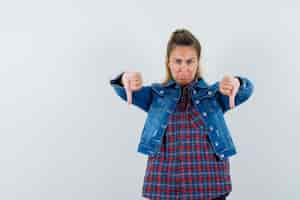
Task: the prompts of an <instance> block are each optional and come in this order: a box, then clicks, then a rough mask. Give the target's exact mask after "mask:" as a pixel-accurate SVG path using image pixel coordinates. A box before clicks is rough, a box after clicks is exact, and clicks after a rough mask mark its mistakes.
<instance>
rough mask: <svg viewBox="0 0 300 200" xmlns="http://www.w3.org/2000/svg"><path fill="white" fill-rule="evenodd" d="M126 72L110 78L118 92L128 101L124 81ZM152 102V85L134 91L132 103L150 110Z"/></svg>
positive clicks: (146, 110) (111, 83)
mask: <svg viewBox="0 0 300 200" xmlns="http://www.w3.org/2000/svg"><path fill="white" fill-rule="evenodd" d="M124 73H125V72H122V73H120V74H118V75H117V76H116V77H115V78H113V79H111V80H110V85H111V86H112V87H113V89H114V90H115V92H116V94H117V95H118V96H119V97H121V99H123V100H124V101H127V95H126V90H125V87H124V85H123V83H122V76H123V74H124ZM151 102H152V91H151V86H142V87H141V88H140V89H139V90H136V91H132V104H133V105H135V106H137V107H139V108H141V109H142V110H144V111H145V112H148V110H149V107H150V105H151Z"/></svg>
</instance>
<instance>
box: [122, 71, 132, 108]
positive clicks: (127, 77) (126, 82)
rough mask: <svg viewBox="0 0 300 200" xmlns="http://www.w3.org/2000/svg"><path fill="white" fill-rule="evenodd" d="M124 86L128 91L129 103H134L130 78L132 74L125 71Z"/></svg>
mask: <svg viewBox="0 0 300 200" xmlns="http://www.w3.org/2000/svg"><path fill="white" fill-rule="evenodd" d="M123 80H124V87H125V91H126V97H127V103H128V104H131V103H132V91H131V80H130V74H128V73H125V74H124V79H123Z"/></svg>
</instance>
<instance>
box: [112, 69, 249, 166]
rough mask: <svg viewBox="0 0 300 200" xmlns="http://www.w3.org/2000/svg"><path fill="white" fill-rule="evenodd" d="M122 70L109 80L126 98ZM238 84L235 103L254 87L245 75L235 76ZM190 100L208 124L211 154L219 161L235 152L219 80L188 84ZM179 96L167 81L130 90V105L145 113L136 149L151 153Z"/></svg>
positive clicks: (117, 91)
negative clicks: (190, 86) (209, 82)
mask: <svg viewBox="0 0 300 200" xmlns="http://www.w3.org/2000/svg"><path fill="white" fill-rule="evenodd" d="M123 73H124V72H122V73H120V74H119V75H117V76H116V77H114V78H113V79H111V80H110V85H111V86H112V87H113V89H114V90H115V92H116V94H117V95H118V96H119V97H121V98H122V99H123V100H124V101H127V97H126V92H125V88H124V87H123V85H122V83H121V77H122V75H123ZM235 77H236V78H238V79H239V81H240V87H239V90H238V91H237V94H236V96H235V99H234V101H235V106H238V105H240V104H241V103H243V102H245V101H246V100H247V99H248V98H249V97H250V96H251V94H252V92H253V89H254V86H253V84H252V82H251V81H250V80H249V79H247V78H246V77H242V76H235ZM191 89H192V100H193V102H194V104H195V107H196V109H197V110H198V112H199V113H200V116H201V118H202V120H203V122H204V124H205V125H206V126H207V127H208V130H209V134H208V138H209V140H210V143H211V145H212V148H213V150H214V152H215V154H216V155H217V156H218V157H219V159H221V160H223V159H224V158H227V157H229V156H232V155H234V154H236V153H237V151H236V147H235V144H234V142H233V140H232V137H231V134H230V131H229V129H228V127H227V124H226V121H225V119H224V114H225V113H226V112H227V111H228V110H229V109H230V106H229V97H228V96H227V95H223V94H222V93H221V92H220V91H219V82H215V83H213V84H211V85H209V84H207V82H206V81H205V80H204V79H203V78H199V79H197V80H196V82H195V84H193V85H192V88H191ZM180 96H181V90H180V86H179V85H178V84H177V83H176V82H175V81H174V80H170V81H169V82H168V83H167V84H165V85H163V84H161V83H152V84H151V85H145V86H142V88H141V89H139V90H137V91H134V92H132V104H133V105H135V106H137V107H139V108H140V109H142V110H143V111H145V112H147V118H146V121H145V124H144V127H143V130H142V133H141V136H140V141H139V144H138V148H137V152H139V153H142V154H145V155H155V154H156V153H157V152H158V150H159V147H160V145H161V143H162V138H163V134H164V133H165V131H166V128H167V123H168V118H169V115H170V114H171V113H172V112H173V111H174V109H175V108H176V104H177V102H178V100H179V98H180Z"/></svg>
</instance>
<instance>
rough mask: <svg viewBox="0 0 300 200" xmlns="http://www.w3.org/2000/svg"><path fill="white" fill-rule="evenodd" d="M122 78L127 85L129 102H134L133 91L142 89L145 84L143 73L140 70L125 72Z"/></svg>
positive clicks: (125, 85)
mask: <svg viewBox="0 0 300 200" xmlns="http://www.w3.org/2000/svg"><path fill="white" fill-rule="evenodd" d="M121 80H122V84H123V85H124V87H125V91H126V96H127V102H128V104H132V92H133V91H136V90H139V89H141V87H142V85H143V80H142V75H141V73H140V72H125V73H124V74H123V75H122V79H121Z"/></svg>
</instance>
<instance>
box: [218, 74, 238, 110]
mask: <svg viewBox="0 0 300 200" xmlns="http://www.w3.org/2000/svg"><path fill="white" fill-rule="evenodd" d="M239 88H240V81H239V79H238V78H236V77H234V76H231V75H225V76H224V77H223V79H222V80H221V82H220V85H219V90H220V92H221V93H222V94H224V95H227V96H229V105H230V109H232V108H234V106H235V105H234V98H235V95H236V93H237V91H238V90H239Z"/></svg>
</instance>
